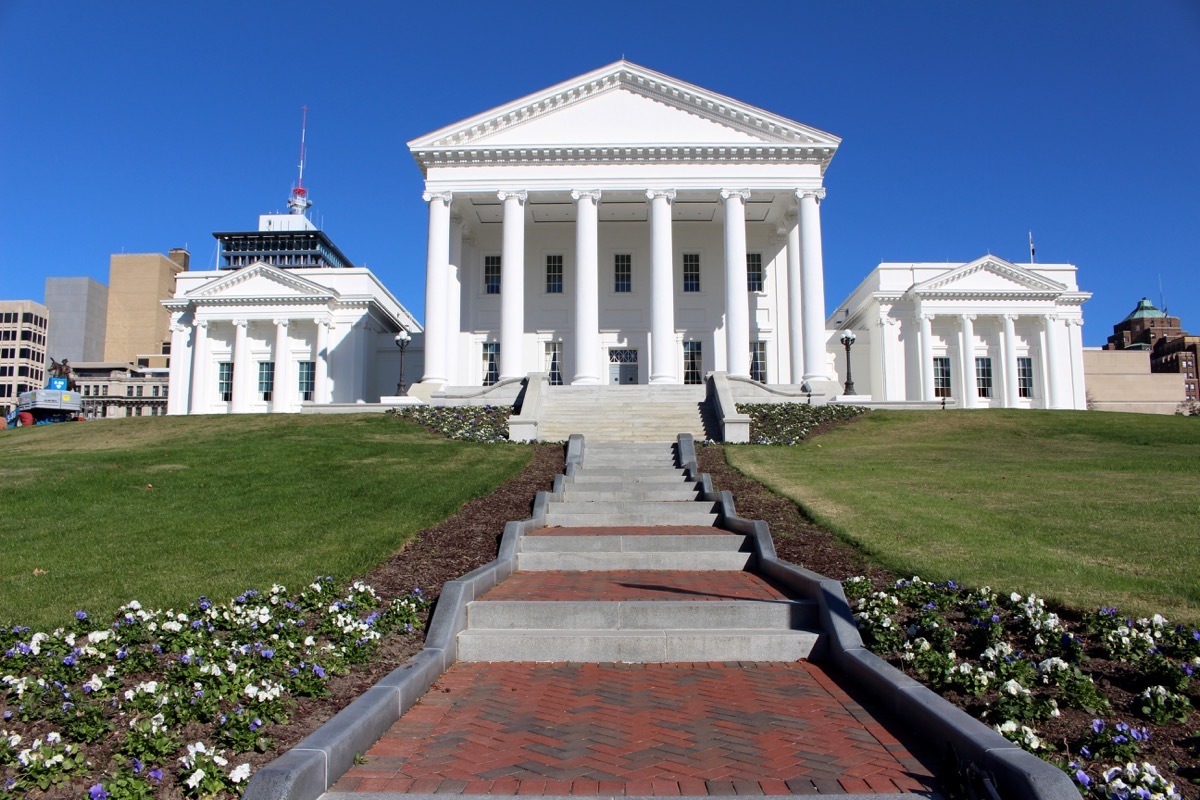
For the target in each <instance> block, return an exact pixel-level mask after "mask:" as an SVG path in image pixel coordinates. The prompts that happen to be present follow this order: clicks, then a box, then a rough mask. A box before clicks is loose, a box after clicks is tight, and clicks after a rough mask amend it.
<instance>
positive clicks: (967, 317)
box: [958, 314, 979, 322]
mask: <svg viewBox="0 0 1200 800" xmlns="http://www.w3.org/2000/svg"><path fill="white" fill-rule="evenodd" d="M958 318H959V319H960V320H962V321H963V322H968V321H970V322H974V321H975V320H977V319H979V315H978V314H959V315H958Z"/></svg>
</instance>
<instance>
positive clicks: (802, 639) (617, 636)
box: [458, 628, 820, 663]
mask: <svg viewBox="0 0 1200 800" xmlns="http://www.w3.org/2000/svg"><path fill="white" fill-rule="evenodd" d="M819 639H820V635H819V634H817V633H814V632H811V631H780V630H771V629H765V630H764V629H754V628H743V629H737V628H712V629H705V630H695V629H679V628H675V629H663V630H650V629H646V630H592V629H572V630H562V629H524V630H481V631H474V630H466V631H463V632H462V633H460V634H459V635H458V658H459V660H460V661H584V662H587V661H590V662H621V661H624V662H634V663H656V662H657V663H662V662H688V661H798V660H800V659H804V658H808V657H809V655H810V654H811V653H812V651H813V648H814V647H816V646H817V643H818V641H819Z"/></svg>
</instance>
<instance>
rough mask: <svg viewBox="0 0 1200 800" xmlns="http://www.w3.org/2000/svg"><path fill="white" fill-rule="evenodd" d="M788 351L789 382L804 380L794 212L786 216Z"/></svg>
mask: <svg viewBox="0 0 1200 800" xmlns="http://www.w3.org/2000/svg"><path fill="white" fill-rule="evenodd" d="M787 222H788V229H787V282H788V336H789V339H788V343H789V347H788V351H789V353H790V355H791V371H792V374H791V378H790V380H791V382H792V383H795V384H799V383H800V382H802V381H803V380H804V308H803V305H802V303H803V298H804V294H803V293H802V292H801V289H800V286H801V284H800V224H799V221H798V219H797V217H796V215H795V214H789V215H788V216H787Z"/></svg>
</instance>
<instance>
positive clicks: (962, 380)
mask: <svg viewBox="0 0 1200 800" xmlns="http://www.w3.org/2000/svg"><path fill="white" fill-rule="evenodd" d="M1075 272H1076V269H1075V267H1074V265H1071V264H1033V263H1030V264H1013V263H1011V262H1008V261H1005V260H1004V259H1002V258H998V257H996V256H991V255H988V256H984V257H983V258H978V259H976V260H974V261H971V262H969V263H966V264H940V263H886V264H880V265H879V266H877V267H876V268H875V269H874V270H872V271H871V274H870V275H868V276H867V279H866V280H865V281H863V282H862V284H860V285H859V286H858V288H857V289H855V290H854V292H853V293H852V294H851V295H850V297H849V298H848V299H847V300H846V301H845V302H844V303H843V304H842V305H840V306H839V307H838V308H837V310H835V311H834V313H833V314H832V315H831V316H830V319H829V328H830V329H831V332H830V338H829V345H830V349H831V351H832V352H835V353H837V354H838V357H837V362H836V369H837V371H838V372H839V373H840V374H842V375H844V374H845V352H844V349H843V347H842V345H841V341H840V340H841V335H842V331H843V330H850V331H851V332H852V333H854V335H855V341H854V343H853V345H852V347H851V351H850V352H851V374H852V376H853V379H854V385H855V389H856V391H857V393H858V394H860V395H864V396H866V397H869V398H870V399H871V400H872V401H875V402H905V401H925V402H928V401H939V402H940V401H941V400H942V399H943V398H945V399H946V400H948V401H953V402H954V403H955V404H956V405H957V406H958V407H960V408H1073V409H1084V408H1087V398H1086V394H1085V390H1084V378H1083V338H1082V331H1083V310H1082V305H1083V303H1084V301H1085V300H1087V299H1088V298H1089V297H1091V294H1089V293H1088V292H1081V291H1080V290H1079V286H1078V284H1077V283H1076V278H1075Z"/></svg>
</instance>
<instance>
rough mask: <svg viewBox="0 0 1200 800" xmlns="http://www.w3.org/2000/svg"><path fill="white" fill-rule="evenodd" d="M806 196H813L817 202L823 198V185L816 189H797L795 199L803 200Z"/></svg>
mask: <svg viewBox="0 0 1200 800" xmlns="http://www.w3.org/2000/svg"><path fill="white" fill-rule="evenodd" d="M806 197H815V198H816V200H817V202H820V201H822V200H824V199H825V187H824V186H821V187H819V188H817V189H797V190H796V199H797V200H803V199H804V198H806Z"/></svg>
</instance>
